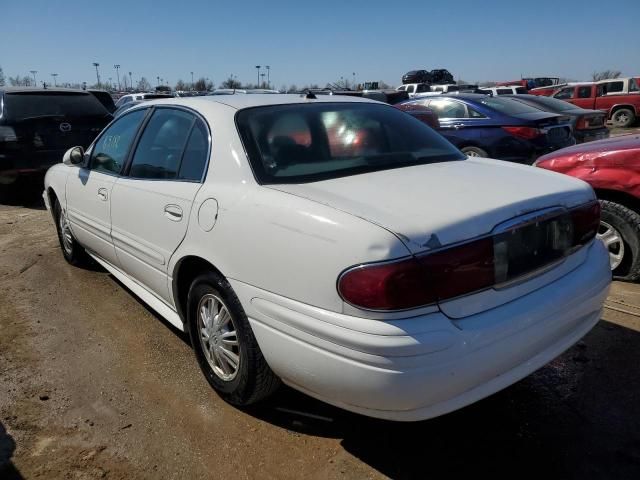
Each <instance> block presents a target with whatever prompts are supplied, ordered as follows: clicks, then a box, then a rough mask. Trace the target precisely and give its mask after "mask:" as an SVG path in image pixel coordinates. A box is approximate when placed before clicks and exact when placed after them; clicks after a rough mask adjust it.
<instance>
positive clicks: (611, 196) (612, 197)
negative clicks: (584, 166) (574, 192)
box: [594, 188, 640, 214]
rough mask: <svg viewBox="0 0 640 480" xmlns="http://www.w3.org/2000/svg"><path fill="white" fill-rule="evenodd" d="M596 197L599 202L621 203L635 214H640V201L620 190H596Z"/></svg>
mask: <svg viewBox="0 0 640 480" xmlns="http://www.w3.org/2000/svg"><path fill="white" fill-rule="evenodd" d="M594 191H595V192H596V197H598V199H599V200H608V201H610V202H614V203H619V204H620V205H624V206H625V207H627V208H630V209H631V210H633V211H634V212H636V213H638V214H640V199H638V198H636V197H634V196H633V195H630V194H628V193H625V192H621V191H620V190H606V189H601V188H596V189H594Z"/></svg>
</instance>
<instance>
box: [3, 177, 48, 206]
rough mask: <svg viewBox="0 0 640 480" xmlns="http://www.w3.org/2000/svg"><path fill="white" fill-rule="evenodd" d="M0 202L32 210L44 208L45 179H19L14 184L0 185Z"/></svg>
mask: <svg viewBox="0 0 640 480" xmlns="http://www.w3.org/2000/svg"><path fill="white" fill-rule="evenodd" d="M0 189H1V191H0V204H2V205H8V206H12V207H25V208H30V209H32V210H44V208H45V207H44V201H43V200H42V190H43V189H44V180H43V179H42V178H37V179H19V180H18V181H17V182H15V183H14V184H12V185H8V186H7V185H0Z"/></svg>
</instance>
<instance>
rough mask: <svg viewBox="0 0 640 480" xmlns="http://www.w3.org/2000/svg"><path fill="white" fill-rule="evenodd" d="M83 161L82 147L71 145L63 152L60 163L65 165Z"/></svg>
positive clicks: (77, 163)
mask: <svg viewBox="0 0 640 480" xmlns="http://www.w3.org/2000/svg"><path fill="white" fill-rule="evenodd" d="M83 161H84V148H82V147H72V148H70V149H69V150H67V151H66V152H65V153H64V156H63V157H62V163H64V164H65V165H67V166H71V165H79V164H81V163H82V162H83Z"/></svg>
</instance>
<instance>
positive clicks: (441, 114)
mask: <svg viewBox="0 0 640 480" xmlns="http://www.w3.org/2000/svg"><path fill="white" fill-rule="evenodd" d="M429 108H430V109H431V110H433V111H434V112H435V113H436V115H437V116H438V120H439V121H440V130H439V132H440V133H441V134H442V135H443V136H444V137H445V138H446V139H447V140H449V141H450V142H451V143H453V144H454V145H455V146H460V145H463V144H464V143H465V140H466V139H467V137H468V136H469V135H473V133H472V130H473V124H472V123H471V124H470V122H469V121H468V114H467V109H466V107H465V105H464V103H462V102H459V101H457V100H453V99H451V98H436V99H433V100H431V101H430V102H429ZM469 127H471V128H469Z"/></svg>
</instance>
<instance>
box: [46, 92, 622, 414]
mask: <svg viewBox="0 0 640 480" xmlns="http://www.w3.org/2000/svg"><path fill="white" fill-rule="evenodd" d="M339 101H340V102H362V101H365V102H366V100H362V99H356V98H349V97H344V98H341V99H340V100H339ZM308 102H313V103H318V102H336V100H335V98H331V97H322V96H320V97H319V98H318V99H313V100H312V99H306V98H303V97H300V96H297V95H226V96H215V97H204V98H182V99H174V100H162V101H153V102H149V103H146V104H145V105H144V106H145V107H148V106H149V105H154V104H156V105H157V104H161V105H182V106H185V107H188V108H191V109H193V110H196V111H197V112H198V113H200V114H201V115H202V117H203V118H204V119H205V120H206V121H207V123H208V124H209V126H210V130H211V152H210V157H209V163H208V171H207V174H206V179H205V181H204V182H203V183H202V184H200V183H189V182H171V181H157V180H154V181H150V180H136V179H128V178H119V179H117V180H116V177H112V179H113V180H112V179H111V178H110V179H99V181H100V182H102V183H100V185H98V183H99V182H98V179H97V176H94V175H93V173H92V174H91V175H89V177H93V178H92V179H90V180H91V181H86V180H87V179H84V180H85V181H84V182H83V181H81V179H80V177H78V172H79V171H80V169H78V168H77V167H66V166H63V165H58V166H55V167H52V169H51V170H50V171H49V172H48V174H47V177H46V179H45V187H46V191H45V198H46V200H47V203H48V204H50V202H49V201H48V199H50V195H52V194H55V195H56V196H57V197H58V198H59V199H60V201H61V203H62V205H63V208H66V209H67V210H68V211H69V212H70V218H71V220H72V222H74V218H75V223H72V226H73V228H74V230H73V231H74V234H76V233H77V235H76V237H77V239H78V241H80V243H81V244H83V245H84V246H86V247H87V248H89V249H90V250H91V251H92V252H94V253H95V254H97V256H98V258H99V260H100V262H101V263H102V264H103V265H105V266H106V267H107V268H108V269H109V270H110V271H111V272H112V273H113V274H114V275H115V276H116V277H117V278H119V279H120V280H121V281H122V282H123V283H125V284H126V285H127V286H128V287H129V288H131V289H132V290H133V291H134V293H136V295H138V296H139V297H140V298H141V299H142V300H143V301H144V302H146V303H147V304H149V305H150V306H151V307H152V308H154V309H155V310H157V311H158V312H159V313H160V314H161V315H163V316H164V317H165V318H167V320H169V321H170V322H171V323H173V324H174V325H176V326H178V328H184V325H182V320H181V318H182V313H181V312H179V311H178V308H177V305H178V302H177V299H176V297H175V295H176V292H177V285H176V278H178V277H177V275H176V272H177V271H178V269H179V268H180V265H181V262H182V260H183V259H186V258H191V257H198V258H200V259H203V260H206V261H207V262H209V263H210V264H212V265H213V266H215V268H216V269H218V270H219V271H220V272H221V273H222V274H223V275H224V276H225V277H226V278H227V279H228V280H229V282H230V284H231V285H232V287H233V289H234V291H235V292H236V294H237V295H238V297H239V298H240V301H241V303H242V306H243V308H244V310H245V311H246V313H247V315H248V317H249V321H250V324H251V326H252V328H253V330H254V333H255V335H256V338H257V340H258V343H259V345H260V348H261V349H262V351H263V353H264V355H265V358H266V359H267V361H268V363H269V365H270V366H271V367H272V369H273V370H274V371H275V373H276V374H278V375H279V376H280V377H281V378H282V379H283V380H284V381H285V382H286V383H288V384H290V385H292V386H294V387H295V388H298V389H300V390H302V391H305V392H308V393H309V394H311V395H313V396H316V397H318V398H321V399H323V400H325V401H327V402H329V403H333V404H335V405H339V406H341V407H344V408H347V409H349V410H353V411H357V412H361V413H365V414H368V415H372V416H377V417H382V418H390V419H397V420H417V419H423V418H429V417H432V416H435V415H439V414H442V413H445V412H447V411H451V410H453V409H455V408H459V407H461V406H464V405H466V404H468V403H471V402H473V401H475V400H478V399H480V398H482V397H484V396H486V395H489V394H491V393H493V392H495V391H497V390H499V389H501V388H504V387H505V386H507V385H509V384H511V383H513V382H515V381H517V380H518V379H520V378H522V377H523V376H525V375H527V374H529V373H530V372H532V371H533V370H535V369H537V368H539V367H540V366H542V365H544V364H545V363H546V362H548V361H549V360H551V359H552V358H553V357H555V356H556V355H558V354H560V353H562V351H564V350H565V349H566V348H568V347H569V346H571V345H572V344H573V343H574V342H575V341H577V340H578V339H579V338H580V337H581V336H582V335H584V334H585V333H586V332H587V331H588V330H589V329H590V328H591V327H592V326H593V325H594V324H595V322H596V321H597V320H598V318H599V312H600V309H601V306H602V302H603V299H604V296H605V295H606V292H607V288H608V285H609V282H610V269H609V264H608V256H607V254H606V252H605V250H604V248H603V247H602V245H601V243H600V242H592V243H591V244H590V245H588V246H586V247H583V248H582V249H581V250H579V251H578V252H576V253H575V254H573V255H572V256H570V257H568V258H567V259H565V261H564V262H562V263H561V264H560V265H557V266H556V267H554V268H553V269H551V270H549V271H547V272H545V273H544V274H540V275H538V276H536V277H534V278H532V279H530V280H527V281H526V282H523V283H520V284H516V285H513V286H511V287H510V288H507V289H504V290H502V291H496V290H493V289H488V290H485V291H483V292H479V293H475V294H472V295H468V296H466V297H462V298H458V299H455V300H451V301H449V302H445V303H443V304H442V305H440V306H438V305H431V306H426V307H422V308H417V309H413V310H410V311H401V312H386V313H384V312H372V311H365V310H360V309H357V308H355V307H353V306H350V305H348V304H346V303H345V302H344V301H343V300H342V298H341V297H340V296H339V294H338V292H337V289H336V282H337V279H338V277H339V275H340V273H341V272H342V271H344V270H345V269H346V268H348V267H350V266H352V265H358V264H361V263H367V262H376V261H385V260H390V259H397V258H402V257H407V256H410V255H412V254H416V253H421V252H425V251H428V250H430V249H434V248H440V247H443V246H446V245H449V244H452V243H456V242H459V241H462V240H467V239H471V238H474V237H478V236H481V235H484V234H487V233H489V232H491V231H492V230H493V229H494V227H495V226H496V225H498V224H500V223H502V222H505V221H507V220H510V219H513V218H514V217H518V216H520V215H523V214H526V213H528V212H532V211H536V210H539V209H543V208H547V207H564V208H571V207H574V206H577V205H579V204H583V203H586V202H588V201H591V200H593V199H594V194H593V191H592V190H591V189H590V188H589V187H588V186H587V185H586V184H585V183H583V182H580V181H578V180H575V179H572V178H569V177H565V176H561V175H558V174H555V173H552V172H547V171H544V170H540V169H533V168H530V167H523V166H518V165H514V164H508V163H505V162H498V161H491V160H486V159H472V160H464V161H459V162H446V163H434V164H429V165H424V166H420V167H410V168H401V169H392V170H386V171H380V172H377V173H369V174H361V175H353V176H348V177H343V178H338V179H334V180H327V181H322V182H312V183H307V184H301V185H271V186H262V185H259V184H258V183H257V182H256V180H255V178H254V176H253V173H252V170H251V168H250V165H249V161H248V159H247V156H246V153H245V150H244V148H243V145H242V142H241V141H240V138H239V135H238V132H237V130H236V126H235V123H234V115H235V113H236V112H237V110H238V109H242V108H248V107H253V106H256V105H261V104H262V105H268V104H295V103H308ZM135 108H139V107H134V109H135ZM389 108H392V107H389ZM116 121H117V120H116ZM101 176H102V177H104V176H105V175H101ZM109 182H111V183H109ZM105 185H107V186H108V188H110V190H109V191H108V194H109V202H103V201H102V200H100V199H98V196H97V189H99V188H107V187H106V186H105ZM114 185H115V186H114ZM111 187H113V188H111ZM65 191H66V197H65ZM98 202H100V203H98ZM167 206H173V207H178V209H179V210H181V211H182V216H181V218H179V219H177V218H175V215H174V216H173V218H170V216H171V215H172V214H171V213H167V212H165V211H164V210H165V208H166V207H167ZM176 210H177V209H174V210H173V213H175V211H176ZM168 215H169V216H168ZM74 216H75V217H74ZM86 218H92V219H94V218H100V219H101V222H102V223H97V222H96V224H98V225H100V228H97V227H94V228H93V229H92V228H91V227H87V226H86V225H85V224H88V223H90V222H88V221H87V220H86ZM83 221H84V223H83ZM94 222H95V220H94ZM94 230H96V231H99V234H97V233H95V232H94ZM99 250H100V251H99Z"/></svg>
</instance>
